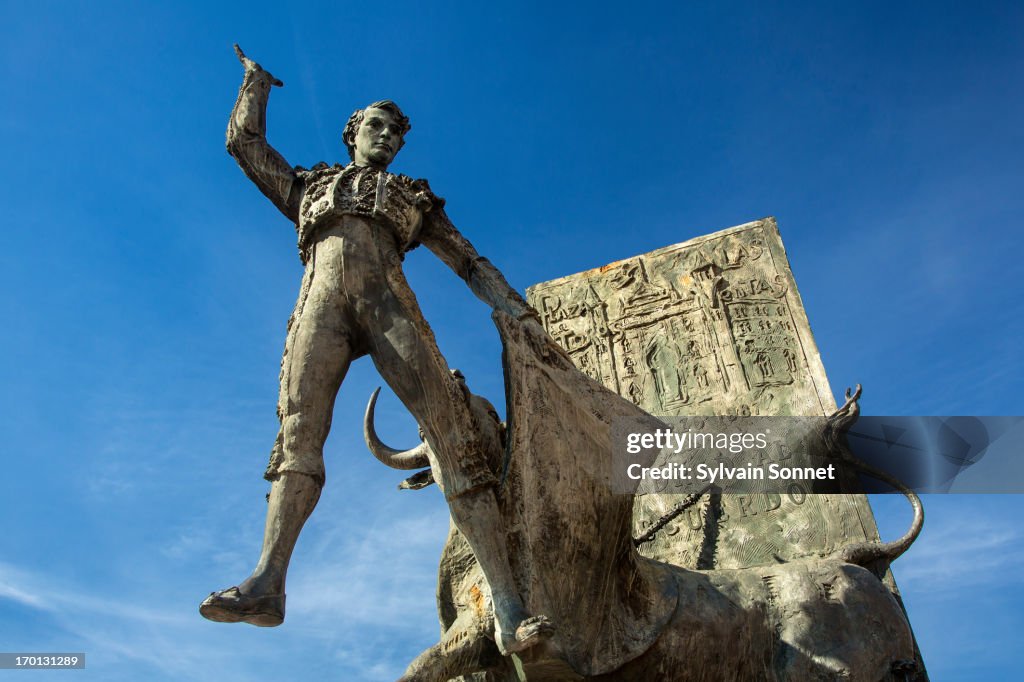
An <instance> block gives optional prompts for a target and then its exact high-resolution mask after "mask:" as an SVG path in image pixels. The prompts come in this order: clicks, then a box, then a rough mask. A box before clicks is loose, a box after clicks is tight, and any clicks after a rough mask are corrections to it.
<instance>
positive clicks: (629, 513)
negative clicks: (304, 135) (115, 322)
mask: <svg viewBox="0 0 1024 682" xmlns="http://www.w3.org/2000/svg"><path fill="white" fill-rule="evenodd" d="M236 50H237V52H238V57H239V60H240V61H241V62H242V65H243V67H244V76H243V82H242V86H241V88H240V91H239V96H238V100H237V101H236V104H235V107H234V110H233V111H232V114H231V118H230V121H229V125H228V135H227V144H228V150H229V152H230V153H231V154H232V155H233V156H234V157H235V159H236V160H237V162H238V163H239V165H240V166H241V168H242V170H243V171H244V172H245V173H246V174H247V175H248V176H249V178H250V179H251V180H252V181H253V182H254V183H255V184H256V186H257V187H258V188H259V189H260V191H261V192H263V194H264V195H266V196H267V198H269V199H270V200H271V202H272V203H273V204H274V205H275V206H276V207H277V208H278V209H279V210H280V211H281V212H282V213H283V214H284V215H285V216H286V217H287V218H288V219H289V220H290V221H292V222H293V223H294V225H295V228H296V231H297V233H298V237H299V240H298V246H299V252H300V256H301V259H302V261H303V263H304V264H305V266H306V270H305V275H304V277H303V281H302V284H301V286H300V292H299V299H298V303H297V305H296V308H295V312H294V314H293V316H292V318H291V320H290V323H289V331H288V338H287V340H286V344H285V354H284V358H283V361H282V372H281V386H280V395H279V402H278V413H279V416H280V418H281V430H280V433H279V436H278V439H277V442H276V444H275V446H274V449H273V454H272V457H271V462H270V466H269V467H268V470H267V474H266V475H267V478H268V479H269V480H270V481H271V489H270V494H269V496H268V505H267V513H266V527H265V533H264V542H263V548H262V552H261V554H260V558H259V560H258V562H257V564H256V567H255V569H254V570H253V573H252V574H251V575H250V576H249V577H248V578H246V579H245V580H243V581H242V582H240V583H238V585H237V586H235V587H231V588H228V589H225V590H221V591H219V592H215V593H212V594H211V595H210V597H208V598H207V599H206V600H205V601H204V602H203V603H202V605H201V606H200V612H201V613H202V614H203V615H204V616H206V617H207V618H210V619H211V620H216V621H222V622H247V623H250V624H254V625H259V626H274V625H278V624H280V623H281V622H282V621H283V620H284V617H285V594H284V590H285V576H286V573H287V568H288V563H289V561H290V558H291V552H292V548H293V547H294V544H295V541H296V539H297V538H298V535H299V533H300V531H301V529H302V527H303V524H304V523H305V521H306V519H307V518H308V517H309V515H310V514H311V513H312V511H313V508H314V507H315V505H316V503H317V500H318V498H319V494H320V489H321V487H322V485H323V484H324V467H323V459H322V448H323V443H324V439H325V438H326V437H327V433H328V431H329V429H330V424H331V413H332V408H333V405H334V398H335V395H336V394H337V391H338V388H339V386H340V385H341V382H342V381H343V379H344V377H345V373H346V371H347V369H348V366H349V364H350V363H351V362H352V361H354V360H356V359H358V358H360V357H362V356H364V355H369V356H370V357H371V358H372V359H373V361H374V364H375V365H376V367H377V369H378V370H379V372H380V373H381V376H382V377H383V379H384V380H385V381H386V382H387V383H388V385H389V386H390V387H391V389H392V390H393V391H394V392H395V393H396V394H397V395H398V397H399V399H400V400H401V401H402V403H403V404H404V405H405V407H406V408H407V409H408V410H409V411H410V412H411V413H412V415H413V416H414V417H415V418H416V420H417V422H418V423H419V425H420V430H421V433H422V437H423V440H424V443H423V444H421V445H420V446H418V447H416V448H413V449H411V450H408V451H404V452H403V451H398V450H394V449H391V448H389V447H387V446H385V445H384V444H383V442H382V441H381V440H380V439H379V438H378V437H377V435H376V433H375V431H374V429H373V428H372V403H371V408H370V409H369V410H368V414H367V428H366V436H367V442H368V445H369V446H370V449H371V451H372V452H373V454H374V455H375V456H376V457H377V458H378V459H379V460H381V461H382V462H383V463H384V464H387V465H388V466H392V467H396V468H401V469H409V468H417V467H420V466H423V465H427V464H429V467H430V469H429V470H428V471H421V472H419V473H418V474H416V475H414V476H413V477H412V478H411V479H409V480H408V481H407V482H406V487H409V488H421V487H424V486H426V485H429V483H430V481H432V480H433V481H436V482H437V483H438V484H439V486H438V487H440V488H441V489H442V490H443V492H444V494H445V501H446V502H447V504H448V508H449V510H450V511H451V515H452V522H453V523H452V531H451V534H450V535H449V542H448V544H447V546H446V548H445V551H444V554H443V556H442V558H441V565H440V572H439V587H438V605H439V615H440V620H441V637H440V640H439V642H438V643H437V644H436V645H434V646H432V647H430V648H429V649H427V650H426V651H424V652H423V653H422V654H420V655H419V656H418V657H417V658H416V659H415V660H413V661H412V663H411V664H410V665H409V667H408V669H407V670H406V673H405V674H404V675H403V677H402V680H405V681H406V682H412V681H414V680H415V681H422V682H437V681H439V680H447V679H452V678H457V677H458V676H460V675H467V676H470V677H469V678H468V679H473V680H474V682H480V681H481V680H501V681H502V682H504V681H506V680H516V679H518V680H529V681H531V682H539V681H541V680H569V679H572V680H580V679H590V680H606V681H609V682H611V681H613V680H620V681H627V680H636V681H638V682H639V681H641V680H644V681H646V680H666V681H667V682H682V681H684V680H708V681H710V680H722V679H737V680H739V679H765V680H805V679H850V680H869V681H871V682H874V681H876V680H880V679H902V678H903V672H904V671H905V670H908V669H910V668H912V659H913V657H914V648H913V638H912V635H911V633H910V628H909V626H908V624H907V622H906V619H905V617H904V615H903V613H902V611H901V609H900V607H899V604H898V603H897V601H896V599H894V597H893V595H892V594H891V593H890V592H889V590H888V589H886V587H885V586H884V585H883V584H882V582H880V581H879V579H878V573H879V572H880V571H884V570H885V567H886V566H887V565H888V562H889V561H891V560H892V559H894V558H895V557H897V556H899V554H901V553H902V552H903V551H905V550H906V548H907V547H909V545H910V543H911V542H913V540H914V538H915V537H916V536H917V534H918V533H919V532H920V529H921V523H922V520H923V517H922V514H921V508H920V504H919V501H917V499H916V497H915V496H914V495H913V493H910V492H909V491H907V495H908V497H909V498H911V501H912V503H913V505H914V510H915V516H914V522H913V524H912V527H911V529H910V530H909V531H908V532H907V533H906V534H905V535H904V536H903V537H902V538H900V540H898V541H896V542H892V543H884V544H883V543H880V542H878V541H877V538H876V534H875V531H874V526H873V524H871V516H870V512H869V510H868V508H867V506H866V503H865V502H864V499H863V498H862V497H856V496H850V497H845V496H832V497H826V496H812V495H806V494H803V493H802V492H801V491H797V490H794V491H791V493H792V494H787V495H785V496H776V497H775V498H771V497H768V496H765V498H764V499H763V500H755V499H749V500H747V501H746V502H745V503H743V502H739V501H738V500H731V499H726V498H723V497H721V496H717V497H716V496H715V495H709V496H707V499H704V500H702V502H701V503H700V506H699V507H695V508H694V509H696V510H697V511H696V512H694V513H690V511H689V510H688V511H687V514H685V515H684V516H680V517H678V518H673V519H672V520H671V521H666V520H665V519H666V511H667V510H668V509H670V508H671V507H672V506H673V505H675V504H676V503H677V502H678V500H677V499H676V498H674V497H673V498H669V497H668V496H661V497H659V496H656V495H645V496H641V497H639V498H638V499H637V501H636V504H634V497H633V496H632V495H627V494H621V493H620V492H617V491H615V490H613V488H612V486H611V485H610V481H611V480H612V475H613V473H614V469H615V466H616V465H615V463H614V461H613V458H612V457H611V452H610V447H611V442H612V433H611V432H612V424H613V423H616V422H619V421H620V420H622V419H632V420H636V422H637V423H639V424H641V425H642V427H643V428H645V429H647V428H650V429H656V428H659V427H660V426H663V423H662V422H660V421H659V420H658V419H657V418H655V417H653V416H651V413H653V414H663V415H664V414H715V413H723V412H726V413H728V412H730V411H731V412H733V413H735V414H747V413H756V414H792V415H800V414H812V415H830V416H829V419H827V420H825V421H824V422H823V424H824V425H825V427H824V430H823V432H822V434H821V442H822V444H823V447H828V448H829V449H830V450H831V451H834V452H840V453H841V452H848V451H846V450H844V448H845V446H844V445H843V442H842V434H843V433H844V432H845V430H846V429H847V428H848V427H849V425H850V424H851V423H853V421H854V420H856V418H857V414H858V407H857V402H856V398H857V396H858V395H859V391H858V393H857V394H855V395H853V396H850V397H849V399H848V400H847V402H846V404H844V405H843V406H842V407H841V408H840V409H839V410H835V405H834V404H833V402H832V398H831V393H830V391H829V389H828V385H827V382H826V381H825V375H824V371H823V370H822V367H821V362H820V360H819V358H818V355H817V352H816V350H815V348H814V344H813V341H812V339H811V335H810V330H809V328H808V326H807V320H806V318H805V317H804V314H803V309H802V307H801V305H800V301H799V297H798V295H797V293H796V287H795V284H794V283H793V278H792V274H791V273H790V271H789V267H788V265H787V264H786V261H785V254H784V252H783V250H782V243H781V241H780V240H779V238H778V233H777V230H776V229H775V225H774V222H773V221H770V220H766V221H761V222H760V223H752V224H750V225H746V226H741V227H739V228H734V229H733V230H727V231H725V232H723V233H719V234H716V235H711V236H709V237H704V238H701V239H698V240H694V241H692V242H688V243H686V244H683V245H679V246H676V247H669V248H667V249H662V250H660V251H656V252H654V253H652V254H648V255H646V256H642V257H637V258H633V259H630V260H628V261H623V262H621V263H615V264H612V265H610V266H607V267H605V268H602V269H601V270H600V271H592V272H590V273H584V274H583V275H579V276H576V277H573V278H566V279H563V280H558V281H556V282H549V283H546V284H544V285H539V286H538V287H535V288H534V289H533V290H532V291H531V298H532V300H533V301H534V302H535V305H536V307H537V309H539V310H540V314H538V312H537V311H536V310H534V308H532V307H530V306H529V305H528V304H527V302H526V301H525V300H524V299H523V298H522V297H521V296H520V295H519V294H518V293H517V292H516V291H515V290H514V289H512V287H510V286H509V285H508V283H507V282H506V281H505V279H504V277H503V276H502V275H501V273H500V272H498V270H497V269H496V268H495V267H494V266H493V265H491V264H490V262H488V261H487V260H486V259H485V258H483V257H481V256H480V255H479V254H477V253H476V251H475V249H473V247H472V245H471V244H470V243H469V242H468V241H467V240H466V239H465V238H464V237H463V236H462V235H461V234H460V233H459V232H458V231H457V230H456V229H455V227H454V226H453V225H452V224H451V222H450V221H449V220H448V219H447V216H446V215H445V213H444V209H443V204H444V202H443V201H442V200H440V199H439V198H438V197H436V196H435V195H434V194H433V193H432V192H431V191H430V188H429V187H428V186H427V183H426V182H425V181H422V180H413V179H411V178H408V177H405V176H396V175H392V174H391V173H389V172H388V171H387V167H388V165H389V164H390V162H391V161H392V160H393V159H394V156H395V154H397V153H398V151H399V149H401V147H402V145H403V144H404V139H405V133H406V132H407V131H408V130H409V124H408V119H407V118H406V117H405V116H404V114H402V112H401V110H399V109H398V107H397V106H396V105H395V104H394V103H393V102H390V101H381V102H375V103H374V104H371V105H370V106H368V107H366V108H365V109H361V110H358V111H357V112H356V113H355V114H353V116H352V118H351V119H350V120H349V123H348V125H347V126H346V128H345V131H344V133H343V135H342V137H343V140H344V142H345V144H346V146H347V147H348V151H349V155H350V158H351V160H352V162H351V163H350V164H347V165H344V166H342V165H334V166H328V165H327V164H317V165H316V166H314V167H313V168H312V169H309V170H307V169H304V168H301V167H297V166H291V165H290V164H288V163H287V162H286V161H285V160H284V158H283V157H282V156H281V155H280V154H279V153H278V152H277V151H276V150H274V149H273V147H271V146H270V145H269V143H268V142H267V139H266V107H267V101H268V98H269V93H270V90H271V87H272V86H280V85H281V82H280V81H278V80H277V79H276V78H274V77H273V76H272V75H270V73H268V72H267V71H265V70H264V69H262V67H260V66H259V65H258V64H256V63H255V62H254V61H252V60H251V59H249V58H247V57H246V56H245V55H244V54H243V53H242V52H241V50H238V49H237V47H236ZM418 244H423V245H425V246H426V247H427V248H429V249H430V250H431V251H432V252H433V253H434V254H435V255H437V256H438V257H439V258H440V259H441V260H442V261H443V262H445V263H446V264H447V265H449V266H450V267H451V268H452V270H453V271H454V272H455V273H456V274H457V275H458V276H459V277H461V278H462V279H464V280H465V281H466V283H467V284H468V286H469V287H470V289H471V290H472V291H473V292H474V293H475V294H476V295H477V296H478V297H479V298H481V299H482V300H484V301H485V302H486V303H487V304H488V305H489V306H490V307H491V308H492V309H493V314H492V319H493V320H494V322H495V324H496V326H497V328H498V332H499V335H500V337H501V341H502V344H503V347H504V374H505V385H506V402H507V414H508V419H507V424H502V423H501V422H500V421H499V419H498V415H497V413H496V411H495V410H494V408H493V406H491V404H490V403H489V402H488V401H487V400H486V399H485V398H483V397H481V396H475V395H473V394H472V393H471V392H470V390H469V387H468V385H467V383H466V381H465V379H464V377H462V375H461V373H459V372H457V371H452V370H450V369H449V367H448V365H447V363H446V361H445V359H444V357H443V356H442V355H441V353H440V351H439V350H438V348H437V345H436V342H435V340H434V337H433V334H432V332H431V330H430V327H429V326H428V325H427V323H426V321H425V320H424V319H423V317H422V314H421V313H420V310H419V307H418V305H417V303H416V299H415V296H414V295H413V292H412V290H411V288H410V287H409V284H408V282H407V281H406V279H405V277H404V274H403V271H402V256H403V254H404V253H406V252H407V251H409V250H410V249H412V248H415V247H416V246H417V245H418ZM548 332H550V335H549V333H548ZM552 335H553V336H554V337H555V338H557V339H558V342H559V343H561V344H562V345H561V346H559V345H558V344H557V343H556V342H555V341H554V340H552V338H551V336H552ZM581 370H582V371H581ZM609 389H610V390H609ZM638 536H640V537H642V538H644V541H643V542H638V541H637V537H638ZM638 544H639V545H641V547H642V551H638V550H637V545H638ZM655 559H658V560H655ZM339 617H342V615H341V614H339Z"/></svg>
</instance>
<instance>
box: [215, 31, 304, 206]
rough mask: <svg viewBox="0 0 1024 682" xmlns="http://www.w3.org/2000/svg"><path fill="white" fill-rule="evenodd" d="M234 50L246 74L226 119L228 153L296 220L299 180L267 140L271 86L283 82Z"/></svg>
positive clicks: (299, 189) (300, 183)
mask: <svg viewBox="0 0 1024 682" xmlns="http://www.w3.org/2000/svg"><path fill="white" fill-rule="evenodd" d="M235 52H236V53H237V54H238V59H239V61H241V62H242V65H243V66H244V67H245V77H244V78H243V79H242V87H241V88H239V90H238V100H237V101H236V102H235V107H234V109H232V110H231V118H230V119H229V120H228V134H227V148H228V153H229V154H231V156H233V157H235V161H237V162H238V165H239V166H241V167H242V170H243V171H245V174H246V175H247V176H249V179H250V180H252V181H253V182H254V183H255V184H256V186H257V187H259V188H260V191H261V192H263V194H265V195H266V197H267V198H268V199H270V200H271V201H272V202H274V206H277V208H278V209H279V210H280V211H281V213H284V214H285V215H286V216H287V217H288V219H289V220H291V221H292V222H293V223H298V221H299V201H300V200H301V198H302V181H301V180H300V179H299V176H298V175H297V174H296V172H295V169H294V168H292V167H291V166H290V165H289V164H288V162H287V161H285V160H284V157H283V156H281V155H280V154H279V153H278V152H277V150H276V149H274V148H273V147H271V146H270V145H269V144H268V143H267V100H268V99H269V98H270V88H271V86H274V85H276V86H278V87H280V86H282V85H284V84H283V83H282V82H281V81H279V80H278V79H276V78H274V77H273V76H271V75H270V73H268V72H267V71H264V70H263V68H262V67H261V66H260V65H259V64H257V63H256V62H254V61H252V60H251V59H249V58H248V57H246V56H245V54H243V53H242V50H241V48H239V47H238V45H235Z"/></svg>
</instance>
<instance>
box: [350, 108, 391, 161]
mask: <svg viewBox="0 0 1024 682" xmlns="http://www.w3.org/2000/svg"><path fill="white" fill-rule="evenodd" d="M352 146H353V148H354V149H353V152H352V160H353V161H354V162H355V163H356V164H357V165H360V166H371V167H373V168H387V167H388V164H389V163H391V161H392V160H393V159H394V158H395V155H396V154H398V150H399V149H401V148H402V126H401V124H400V123H399V122H398V121H397V120H396V119H395V117H394V115H392V114H391V112H390V111H387V110H386V109H377V108H374V107H370V108H369V109H366V111H365V112H364V113H363V120H362V121H361V122H360V123H359V129H358V130H357V131H356V136H355V140H354V141H353V145H352Z"/></svg>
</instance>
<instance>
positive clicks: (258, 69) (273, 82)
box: [235, 43, 284, 88]
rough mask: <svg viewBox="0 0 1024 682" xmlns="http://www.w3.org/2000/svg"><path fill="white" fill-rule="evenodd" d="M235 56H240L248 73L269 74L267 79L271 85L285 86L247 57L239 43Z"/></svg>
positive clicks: (236, 45) (236, 46)
mask: <svg viewBox="0 0 1024 682" xmlns="http://www.w3.org/2000/svg"><path fill="white" fill-rule="evenodd" d="M235 54H237V55H238V61H240V62H242V66H244V67H245V70H246V71H256V72H260V73H265V74H267V78H268V79H269V80H270V84H271V85H276V86H277V87H279V88H280V87H283V86H284V83H283V82H282V81H281V80H279V79H277V78H274V77H273V76H272V75H270V72H269V71H267V70H266V69H264V68H263V67H262V66H260V65H259V64H257V63H256V62H254V61H253V60H251V59H249V58H248V57H246V56H245V53H244V52H242V48H240V47H239V46H238V43H235Z"/></svg>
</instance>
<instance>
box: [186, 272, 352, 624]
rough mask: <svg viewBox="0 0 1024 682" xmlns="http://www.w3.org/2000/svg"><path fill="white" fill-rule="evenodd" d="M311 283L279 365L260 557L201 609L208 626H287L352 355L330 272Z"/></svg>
mask: <svg viewBox="0 0 1024 682" xmlns="http://www.w3.org/2000/svg"><path fill="white" fill-rule="evenodd" d="M310 267H311V268H312V266H310ZM306 277H307V279H306V281H304V283H303V294H302V295H300V300H299V303H298V306H297V307H296V311H295V315H294V317H293V318H292V321H291V323H290V329H289V334H288V340H287V341H286V344H285V356H284V359H283V361H282V363H281V397H280V403H279V405H278V411H279V416H280V418H281V431H280V432H279V434H278V439H277V444H276V445H275V448H274V454H273V456H272V458H271V463H270V467H269V468H268V471H267V478H268V479H270V480H271V486H270V494H269V495H268V497H267V502H268V504H267V518H266V525H265V527H264V535H263V549H262V552H261V554H260V558H259V561H258V562H257V564H256V568H255V569H254V570H253V573H252V575H251V576H249V577H248V578H247V579H246V580H244V581H243V582H242V583H240V584H239V585H238V586H237V587H233V588H229V589H227V590H222V591H221V592H215V593H213V594H211V595H210V597H209V598H207V599H206V601H204V602H203V604H202V605H201V606H200V609H199V610H200V613H202V615H203V616H205V617H206V618H209V619H210V620H216V621H220V622H240V621H242V622H247V623H252V624H254V625H261V626H274V625H279V624H280V623H281V622H282V620H283V619H284V594H285V577H286V575H287V572H288V563H289V560H290V559H291V555H292V550H293V549H294V548H295V543H296V541H297V540H298V538H299V533H300V532H301V531H302V527H303V525H304V524H305V522H306V520H307V519H308V518H309V515H310V514H311V513H312V512H313V509H314V507H315V506H316V503H317V501H318V500H319V499H320V490H321V488H322V487H323V483H324V465H323V446H324V441H325V440H326V439H327V434H328V432H329V431H330V427H331V416H332V413H333V411H334V399H335V397H336V396H337V393H338V389H339V388H340V386H341V382H342V380H343V379H344V377H345V373H346V372H347V371H348V367H349V364H350V363H351V361H352V358H353V351H352V346H351V343H350V341H349V336H348V333H347V330H346V325H345V316H344V315H343V314H342V311H341V303H340V300H339V297H338V296H337V295H336V294H337V292H336V291H334V289H335V286H336V284H337V281H338V280H337V279H336V278H332V277H331V268H330V267H329V264H328V263H323V262H321V263H320V264H319V265H318V272H317V273H316V277H313V273H312V271H307V274H306ZM310 280H312V281H310Z"/></svg>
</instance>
